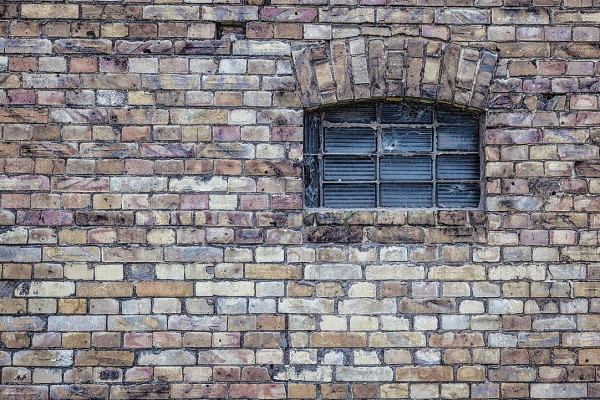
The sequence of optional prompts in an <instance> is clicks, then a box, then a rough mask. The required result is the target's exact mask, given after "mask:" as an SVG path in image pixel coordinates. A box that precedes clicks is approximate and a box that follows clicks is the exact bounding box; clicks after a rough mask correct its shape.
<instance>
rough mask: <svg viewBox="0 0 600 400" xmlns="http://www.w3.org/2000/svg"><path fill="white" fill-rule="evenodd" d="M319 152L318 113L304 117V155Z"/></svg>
mask: <svg viewBox="0 0 600 400" xmlns="http://www.w3.org/2000/svg"><path fill="white" fill-rule="evenodd" d="M318 152H319V113H316V112H313V113H307V114H305V116H304V153H312V154H315V153H318Z"/></svg>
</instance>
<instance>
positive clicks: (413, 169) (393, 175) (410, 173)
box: [379, 157, 431, 181]
mask: <svg viewBox="0 0 600 400" xmlns="http://www.w3.org/2000/svg"><path fill="white" fill-rule="evenodd" d="M379 176H380V178H381V180H382V181H426V180H429V179H431V158H429V157H382V158H381V160H380V171H379Z"/></svg>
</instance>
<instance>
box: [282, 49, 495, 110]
mask: <svg viewBox="0 0 600 400" xmlns="http://www.w3.org/2000/svg"><path fill="white" fill-rule="evenodd" d="M292 55H293V61H294V67H295V72H296V76H297V79H298V82H299V87H300V94H301V102H302V105H303V106H304V107H313V106H320V105H325V104H332V103H337V102H339V101H351V100H360V99H371V98H384V97H414V98H423V99H431V100H437V101H442V102H448V103H454V104H459V105H464V106H468V107H475V108H479V109H484V108H486V102H487V96H488V90H489V85H490V82H491V80H492V77H493V76H494V72H495V69H496V64H497V59H498V55H497V54H496V53H493V52H491V51H489V50H485V49H479V48H475V47H469V46H463V45H459V44H456V43H442V42H437V41H432V40H425V39H421V38H405V37H357V38H349V39H340V40H331V41H328V42H326V43H320V44H317V45H314V46H307V47H302V48H298V49H295V50H294V51H293V52H292Z"/></svg>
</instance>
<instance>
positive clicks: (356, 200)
mask: <svg viewBox="0 0 600 400" xmlns="http://www.w3.org/2000/svg"><path fill="white" fill-rule="evenodd" d="M323 202H324V206H325V207H336V208H367V207H375V184H374V183H356V184H341V185H332V184H327V185H323Z"/></svg>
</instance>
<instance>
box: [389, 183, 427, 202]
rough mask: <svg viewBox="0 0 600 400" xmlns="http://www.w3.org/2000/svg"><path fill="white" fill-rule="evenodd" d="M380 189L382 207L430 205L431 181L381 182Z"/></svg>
mask: <svg viewBox="0 0 600 400" xmlns="http://www.w3.org/2000/svg"><path fill="white" fill-rule="evenodd" d="M380 191H381V206H383V207H431V206H432V200H431V199H432V194H433V185H432V184H431V183H382V184H381V188H380Z"/></svg>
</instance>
